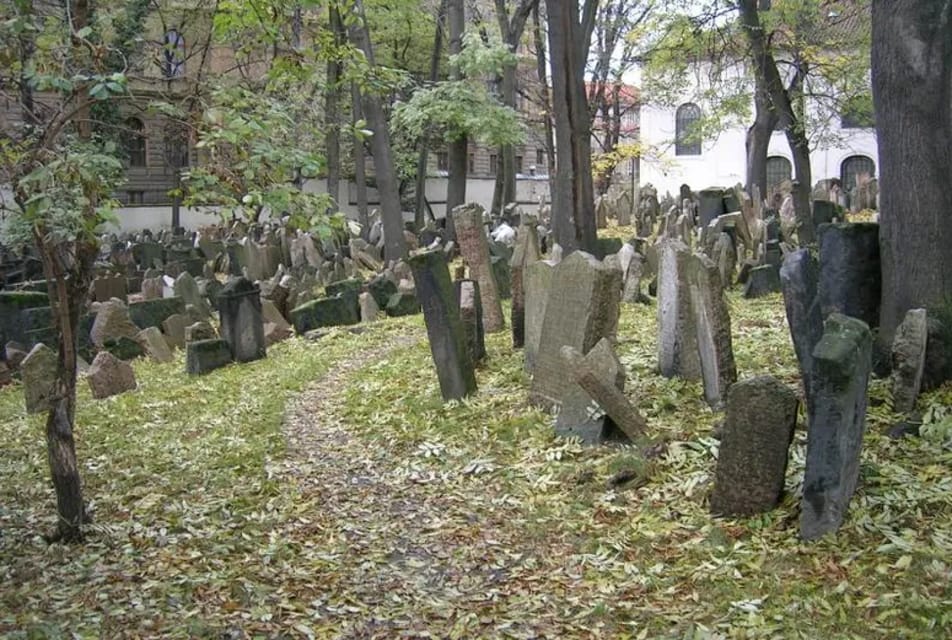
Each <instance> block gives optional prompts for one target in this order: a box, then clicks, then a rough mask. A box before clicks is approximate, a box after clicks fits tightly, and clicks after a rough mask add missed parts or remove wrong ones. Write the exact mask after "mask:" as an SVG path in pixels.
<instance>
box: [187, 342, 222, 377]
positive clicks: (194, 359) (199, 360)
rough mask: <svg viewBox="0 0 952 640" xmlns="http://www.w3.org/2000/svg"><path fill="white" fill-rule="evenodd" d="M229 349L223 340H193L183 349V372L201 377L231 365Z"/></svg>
mask: <svg viewBox="0 0 952 640" xmlns="http://www.w3.org/2000/svg"><path fill="white" fill-rule="evenodd" d="M231 361H232V360H231V347H229V346H228V343H227V342H225V341H224V340H218V339H214V338H213V339H210V340H195V341H193V342H189V343H188V344H187V345H186V347H185V370H186V371H187V372H188V373H190V374H192V375H201V374H203V373H208V372H209V371H214V370H215V369H220V368H221V367H224V366H226V365H228V364H230V363H231Z"/></svg>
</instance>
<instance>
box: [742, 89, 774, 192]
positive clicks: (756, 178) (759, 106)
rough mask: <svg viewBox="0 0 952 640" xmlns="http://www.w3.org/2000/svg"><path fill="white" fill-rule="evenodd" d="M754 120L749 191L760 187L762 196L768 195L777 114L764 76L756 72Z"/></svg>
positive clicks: (749, 144)
mask: <svg viewBox="0 0 952 640" xmlns="http://www.w3.org/2000/svg"><path fill="white" fill-rule="evenodd" d="M755 75H756V77H755V78H754V81H755V88H754V122H753V124H751V125H750V128H749V129H747V141H746V142H747V193H749V194H753V193H754V187H755V186H756V187H758V188H759V189H760V191H759V193H760V197H761V198H765V197H766V196H767V151H768V149H769V148H770V137H771V135H772V134H773V130H774V129H775V128H776V126H777V116H776V115H775V114H774V113H773V112H772V111H771V109H770V97H769V96H768V95H767V90H766V87H765V86H764V82H763V78H762V77H761V76H760V75H759V74H755Z"/></svg>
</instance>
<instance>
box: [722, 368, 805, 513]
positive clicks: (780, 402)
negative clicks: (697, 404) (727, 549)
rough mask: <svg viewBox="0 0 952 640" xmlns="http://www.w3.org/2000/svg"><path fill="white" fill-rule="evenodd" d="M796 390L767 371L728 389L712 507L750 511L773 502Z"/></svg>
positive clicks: (781, 477)
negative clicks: (765, 373)
mask: <svg viewBox="0 0 952 640" xmlns="http://www.w3.org/2000/svg"><path fill="white" fill-rule="evenodd" d="M797 404H798V403H797V396H796V394H795V393H794V392H793V391H791V390H790V389H789V388H787V386H786V385H784V384H782V383H781V382H780V381H778V380H777V379H776V378H774V377H772V376H759V377H756V378H748V379H746V380H742V381H740V382H738V383H736V384H735V385H733V386H732V387H731V389H730V391H729V392H728V393H727V418H726V420H725V421H724V435H723V436H722V437H721V444H720V451H719V453H718V456H717V472H716V475H715V479H714V492H713V493H712V494H711V512H712V513H715V514H718V515H725V516H735V515H736V516H749V515H753V514H755V513H762V512H764V511H769V510H771V509H773V508H774V507H775V506H777V503H778V502H779V501H780V495H781V493H782V491H783V482H784V477H785V475H786V472H787V454H788V450H789V448H790V443H791V442H792V441H793V431H794V429H795V428H796V426H797Z"/></svg>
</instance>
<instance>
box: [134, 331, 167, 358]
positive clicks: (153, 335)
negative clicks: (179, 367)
mask: <svg viewBox="0 0 952 640" xmlns="http://www.w3.org/2000/svg"><path fill="white" fill-rule="evenodd" d="M136 342H138V343H139V346H140V347H142V349H143V351H145V352H146V353H147V354H148V355H149V357H150V358H152V359H153V360H155V361H156V362H171V361H172V349H171V348H170V347H169V343H168V340H166V339H165V336H163V335H162V332H161V331H159V330H158V329H157V328H156V327H146V328H145V329H143V330H142V331H140V332H139V333H137V334H136Z"/></svg>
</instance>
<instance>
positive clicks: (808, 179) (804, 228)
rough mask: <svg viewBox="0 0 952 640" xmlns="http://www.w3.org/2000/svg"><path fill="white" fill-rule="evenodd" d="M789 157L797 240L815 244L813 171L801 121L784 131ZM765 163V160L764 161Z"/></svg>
mask: <svg viewBox="0 0 952 640" xmlns="http://www.w3.org/2000/svg"><path fill="white" fill-rule="evenodd" d="M784 133H785V134H786V136H787V144H789V145H790V155H792V156H793V171H794V173H795V179H794V181H793V193H792V195H793V210H794V212H795V213H796V216H797V239H798V240H799V242H800V244H801V245H807V244H812V243H814V242H816V228H815V227H814V225H813V212H812V210H811V207H810V194H811V193H812V192H813V186H812V184H813V171H812V169H811V168H810V142H809V140H807V134H806V132H805V131H804V130H803V125H802V121H801V122H799V123H797V124H796V125H795V126H791V127H787V129H786V130H785V131H784ZM764 162H765V163H766V159H765V160H764Z"/></svg>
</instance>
